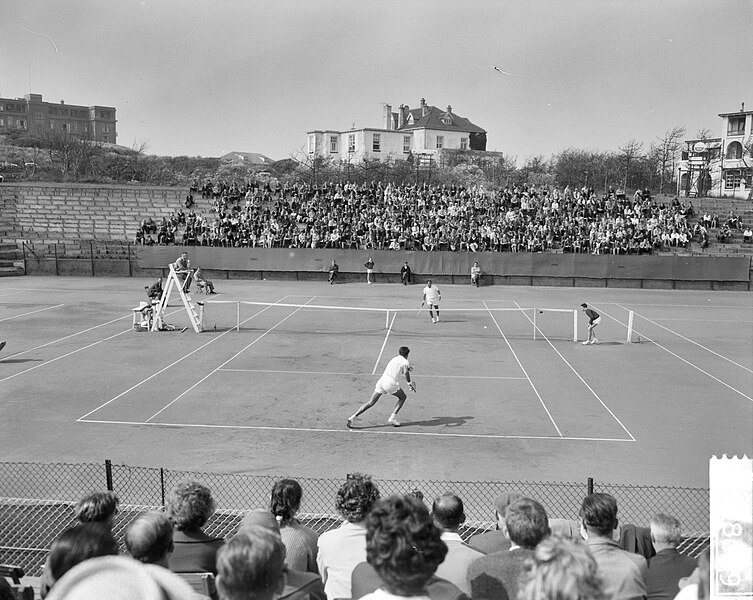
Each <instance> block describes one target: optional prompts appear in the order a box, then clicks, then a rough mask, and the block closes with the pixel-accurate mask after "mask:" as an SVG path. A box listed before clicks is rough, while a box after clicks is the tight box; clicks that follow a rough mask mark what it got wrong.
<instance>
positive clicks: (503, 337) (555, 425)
mask: <svg viewBox="0 0 753 600" xmlns="http://www.w3.org/2000/svg"><path fill="white" fill-rule="evenodd" d="M484 306H485V307H486V310H487V311H488V312H489V316H490V317H491V318H492V321H494V324H495V325H496V326H497V330H498V331H499V333H500V335H501V336H502V339H504V340H505V344H507V347H508V348H509V349H510V352H512V355H513V356H514V357H515V360H516V361H517V363H518V366H519V367H520V370H521V371H523V374H524V375H525V376H526V379H527V380H528V383H529V384H531V387H532V388H533V391H534V393H535V394H536V397H537V398H538V399H539V402H541V406H543V407H544V410H545V411H546V414H547V415H548V416H549V420H550V421H551V422H552V425H554V428H555V429H556V430H557V433H558V434H559V436H560V437H563V436H562V432H561V431H560V428H559V427H557V423H555V421H554V417H552V413H550V412H549V409H548V408H547V407H546V404H544V399H543V398H542V397H541V394H539V390H537V389H536V386H535V385H533V381H531V378H530V377H529V376H528V373H527V372H526V370H525V367H524V366H523V363H521V362H520V359H519V358H518V355H517V354H515V350H513V349H512V346H511V345H510V342H509V341H508V339H507V336H506V335H505V334H504V333H503V332H502V328H501V327H500V326H499V323H497V319H495V318H494V315H493V314H492V311H491V310H490V309H489V306H488V305H487V304H486V302H484Z"/></svg>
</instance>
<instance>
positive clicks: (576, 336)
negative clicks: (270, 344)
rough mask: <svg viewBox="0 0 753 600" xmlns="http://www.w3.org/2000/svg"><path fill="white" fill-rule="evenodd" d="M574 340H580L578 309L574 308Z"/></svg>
mask: <svg viewBox="0 0 753 600" xmlns="http://www.w3.org/2000/svg"><path fill="white" fill-rule="evenodd" d="M573 341H574V342H577V341H578V311H577V310H573Z"/></svg>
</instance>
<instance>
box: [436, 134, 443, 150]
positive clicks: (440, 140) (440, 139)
mask: <svg viewBox="0 0 753 600" xmlns="http://www.w3.org/2000/svg"><path fill="white" fill-rule="evenodd" d="M440 148H444V136H443V135H438V136H437V149H440Z"/></svg>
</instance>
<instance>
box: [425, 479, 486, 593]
mask: <svg viewBox="0 0 753 600" xmlns="http://www.w3.org/2000/svg"><path fill="white" fill-rule="evenodd" d="M431 513H432V517H433V518H434V524H435V525H436V526H437V527H439V529H440V531H441V532H442V541H443V542H444V543H445V545H446V546H447V556H446V557H445V559H444V561H443V562H442V564H441V565H439V568H438V569H437V576H438V577H441V578H443V579H446V580H447V581H450V582H452V583H454V584H455V585H456V586H458V587H459V588H460V589H461V590H462V591H463V593H464V594H467V595H469V596H470V595H471V582H470V580H469V579H468V568H469V567H470V566H471V563H473V562H474V561H475V560H476V559H478V558H481V557H482V556H484V553H483V552H481V551H479V550H476V549H475V548H472V547H471V546H469V545H468V544H466V543H464V542H463V540H462V539H461V537H460V534H459V533H458V530H459V529H460V526H461V525H462V524H463V523H465V512H464V510H463V501H462V500H461V499H460V498H458V497H457V496H456V495H455V494H442V495H441V496H439V497H437V498H436V499H435V500H434V504H433V505H432V507H431Z"/></svg>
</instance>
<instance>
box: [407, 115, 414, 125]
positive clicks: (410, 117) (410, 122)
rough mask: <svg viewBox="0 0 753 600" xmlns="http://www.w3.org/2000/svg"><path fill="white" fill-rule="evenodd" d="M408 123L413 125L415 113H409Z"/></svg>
mask: <svg viewBox="0 0 753 600" xmlns="http://www.w3.org/2000/svg"><path fill="white" fill-rule="evenodd" d="M408 125H413V115H412V114H410V115H408Z"/></svg>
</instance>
